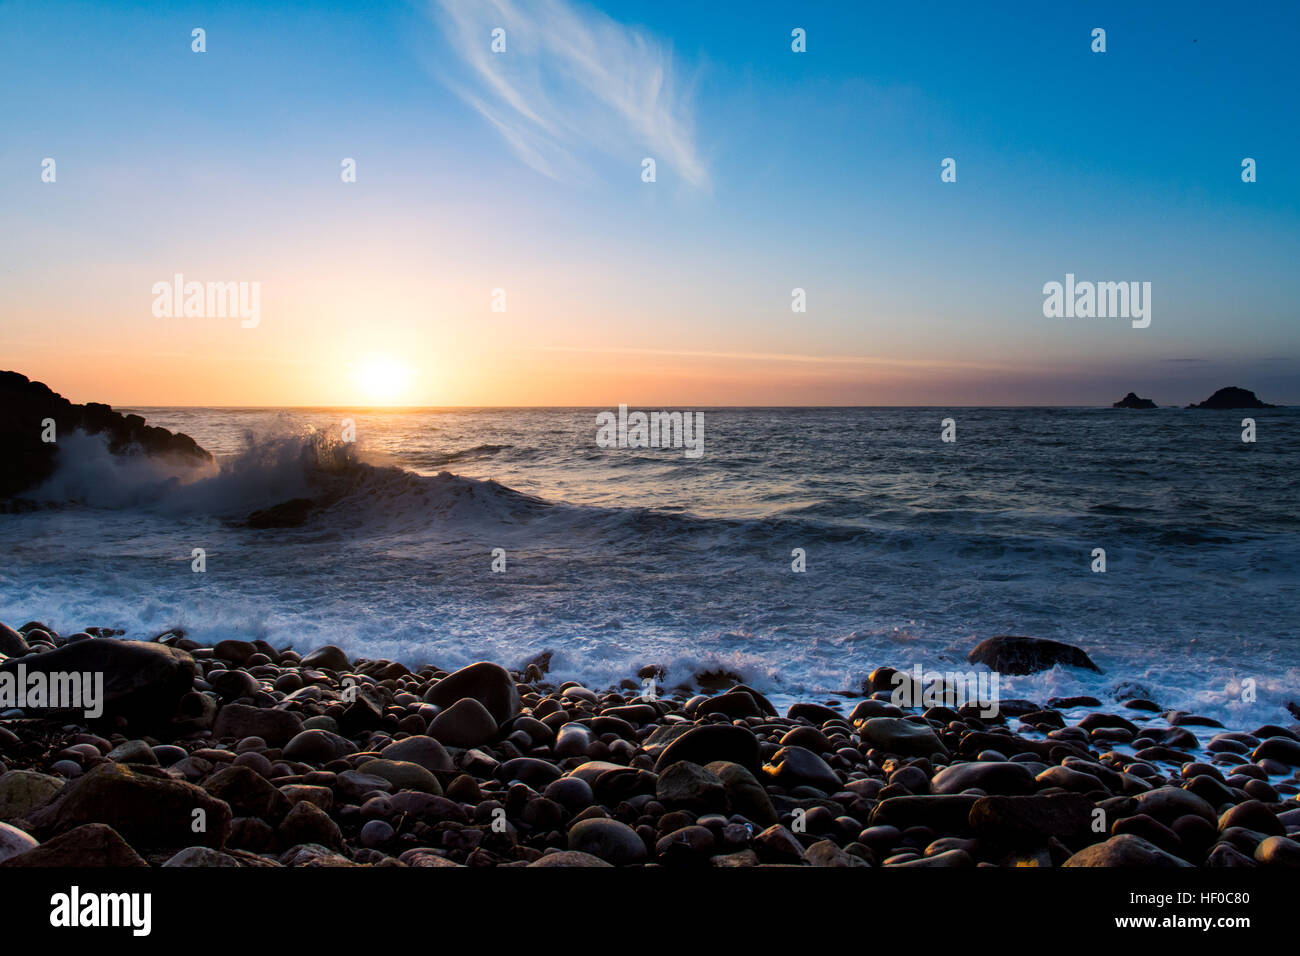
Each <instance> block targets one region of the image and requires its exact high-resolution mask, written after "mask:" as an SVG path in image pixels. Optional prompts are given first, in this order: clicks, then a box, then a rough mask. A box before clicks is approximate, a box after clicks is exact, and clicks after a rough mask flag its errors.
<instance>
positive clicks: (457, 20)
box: [430, 0, 709, 189]
mask: <svg viewBox="0 0 1300 956" xmlns="http://www.w3.org/2000/svg"><path fill="white" fill-rule="evenodd" d="M430 2H431V6H432V9H433V12H434V15H435V18H436V19H437V20H438V21H439V22H440V23H441V24H442V26H443V28H444V30H445V33H446V39H447V43H448V47H449V49H450V50H451V51H452V52H453V53H454V54H455V55H456V56H457V57H458V58H459V63H458V65H459V67H460V69H458V70H454V71H450V70H449V71H448V72H447V75H446V81H447V83H448V84H449V85H450V86H451V87H452V88H453V89H454V90H455V91H456V93H457V94H458V95H459V96H461V97H462V98H463V99H464V100H465V102H466V103H467V104H469V105H470V106H471V107H473V108H474V109H475V110H476V111H477V112H478V113H480V114H481V115H482V116H483V117H484V118H485V119H486V120H487V121H488V122H489V123H491V124H492V126H493V127H495V128H496V130H497V131H498V132H499V133H500V134H501V136H502V137H503V138H504V139H505V141H506V142H507V143H508V144H509V145H510V147H511V148H512V149H513V150H514V151H515V152H516V153H517V154H518V156H519V158H520V159H522V160H523V161H524V162H525V163H527V164H528V165H529V166H531V167H532V168H533V169H535V170H537V171H538V172H539V173H541V174H542V175H544V176H548V177H550V178H552V179H557V180H559V179H569V178H574V177H581V176H590V175H591V170H590V164H589V162H588V157H590V156H591V155H593V154H604V155H605V156H607V157H613V158H614V159H616V160H618V161H620V162H623V163H626V164H627V167H628V169H629V175H632V174H635V175H638V176H639V175H640V164H641V160H642V158H643V157H645V156H651V157H653V158H654V159H655V163H656V165H657V166H658V167H659V169H660V170H662V171H665V172H667V171H671V172H673V173H675V174H676V175H677V176H680V177H681V178H682V179H683V180H685V181H686V182H687V183H689V184H691V185H692V186H695V187H698V188H701V189H707V188H708V185H709V174H708V169H707V166H706V164H705V162H704V159H703V158H702V156H701V155H700V150H699V146H698V144H697V142H696V139H695V131H694V124H693V121H692V115H691V108H690V102H689V97H688V96H687V95H686V94H685V93H684V92H682V90H681V89H679V83H678V80H677V77H676V76H675V74H674V70H673V57H672V50H671V49H670V48H669V47H668V46H666V45H665V44H664V43H663V42H661V41H659V40H657V39H655V38H654V37H652V36H650V35H648V34H646V33H644V32H642V31H640V30H637V29H635V28H632V27H628V26H625V25H623V24H620V23H617V22H615V21H614V20H612V19H610V18H609V17H608V16H606V15H605V14H603V13H600V12H599V11H595V10H589V9H585V8H583V7H580V6H578V5H577V4H574V3H570V2H568V0H520V2H515V0H430ZM497 27H500V28H502V29H504V30H505V31H506V51H505V52H504V53H493V52H492V49H491V40H492V30H494V29H495V28H497Z"/></svg>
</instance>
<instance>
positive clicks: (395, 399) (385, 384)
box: [355, 355, 411, 405]
mask: <svg viewBox="0 0 1300 956" xmlns="http://www.w3.org/2000/svg"><path fill="white" fill-rule="evenodd" d="M355 384H356V388H357V395H358V397H359V398H360V400H361V401H363V402H366V403H368V404H371V405H400V404H401V403H402V402H403V401H405V400H406V399H407V398H409V388H410V384H411V370H410V368H409V367H408V366H406V365H403V364H402V363H401V362H399V361H397V360H396V359H394V358H393V357H392V356H388V355H372V356H369V357H367V358H365V359H364V360H362V361H361V362H360V363H358V364H357V366H356V370H355Z"/></svg>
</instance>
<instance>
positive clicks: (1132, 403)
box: [1111, 392, 1160, 408]
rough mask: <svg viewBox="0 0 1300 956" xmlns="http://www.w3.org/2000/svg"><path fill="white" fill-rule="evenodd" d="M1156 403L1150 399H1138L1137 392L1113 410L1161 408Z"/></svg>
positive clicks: (1122, 399)
mask: <svg viewBox="0 0 1300 956" xmlns="http://www.w3.org/2000/svg"><path fill="white" fill-rule="evenodd" d="M1159 407H1160V406H1158V405H1157V404H1156V403H1155V402H1153V401H1151V399H1149V398H1138V397H1137V392H1129V393H1128V394H1127V395H1125V396H1124V397H1123V398H1121V399H1120V400H1119V401H1118V402H1116V403H1115V404H1114V405H1112V406H1111V408H1159Z"/></svg>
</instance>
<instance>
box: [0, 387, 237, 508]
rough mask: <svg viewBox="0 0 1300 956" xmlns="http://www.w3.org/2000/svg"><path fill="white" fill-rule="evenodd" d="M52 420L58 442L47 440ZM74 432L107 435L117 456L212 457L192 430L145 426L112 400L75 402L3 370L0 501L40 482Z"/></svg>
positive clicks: (191, 460)
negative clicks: (133, 453) (119, 409)
mask: <svg viewBox="0 0 1300 956" xmlns="http://www.w3.org/2000/svg"><path fill="white" fill-rule="evenodd" d="M47 419H50V420H53V422H54V438H55V441H53V442H49V441H45V440H44V436H45V433H46V431H47V427H46V421H47ZM74 431H82V432H85V433H86V434H88V435H101V434H102V435H104V436H105V438H106V440H107V442H108V449H109V451H111V452H112V453H113V454H115V455H124V454H127V453H128V452H131V451H133V450H139V451H140V452H143V453H144V454H146V455H153V456H159V457H164V458H169V459H173V460H176V461H179V462H183V463H187V464H189V463H193V464H204V463H207V462H210V461H211V460H212V456H211V455H210V454H209V453H208V452H206V451H204V450H203V449H202V448H200V447H199V445H198V444H197V443H196V442H195V441H194V439H193V438H190V437H189V436H188V435H183V434H180V433H176V434H173V433H172V432H169V431H168V430H167V429H165V428H155V427H153V426H150V425H146V424H145V421H144V419H143V418H141V417H140V416H139V415H122V414H119V413H118V412H115V411H113V409H112V408H110V407H109V406H108V405H101V404H99V403H97V402H88V403H87V404H85V405H74V404H73V403H72V402H70V401H68V400H67V399H66V398H64V397H63V396H62V395H59V394H58V393H57V392H54V391H52V390H51V389H50V388H49V387H48V386H46V385H44V384H43V383H41V382H32V381H29V380H28V379H27V377H26V376H25V375H20V374H18V373H17V372H0V500H4V499H6V498H12V497H14V496H16V495H19V494H21V493H22V492H24V491H28V490H30V489H32V488H35V487H37V486H38V485H40V484H41V483H42V482H44V481H45V480H46V479H48V478H49V477H50V476H51V475H52V474H54V469H55V465H56V463H57V460H58V453H59V451H58V450H59V444H58V438H59V437H61V436H64V435H69V434H71V433H72V432H74Z"/></svg>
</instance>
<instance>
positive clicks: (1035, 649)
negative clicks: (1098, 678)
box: [967, 634, 1101, 674]
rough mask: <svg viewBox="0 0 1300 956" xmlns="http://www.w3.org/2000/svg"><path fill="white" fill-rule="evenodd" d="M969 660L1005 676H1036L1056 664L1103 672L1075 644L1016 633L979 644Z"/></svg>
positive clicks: (1000, 635)
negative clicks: (1022, 635) (1038, 672)
mask: <svg viewBox="0 0 1300 956" xmlns="http://www.w3.org/2000/svg"><path fill="white" fill-rule="evenodd" d="M967 659H968V660H969V661H970V662H971V663H972V664H987V665H988V667H989V669H990V670H995V671H1000V672H1001V673H1003V674H1033V673H1036V672H1037V671H1045V670H1050V669H1051V668H1053V667H1055V666H1056V665H1057V664H1064V665H1065V666H1066V667H1082V668H1084V669H1085V670H1090V671H1097V672H1098V673H1100V672H1101V668H1100V667H1098V666H1097V665H1096V664H1094V663H1093V662H1092V658H1090V657H1089V656H1088V655H1087V654H1086V653H1085V652H1084V651H1082V650H1080V649H1079V648H1077V647H1075V646H1074V645H1072V644H1062V643H1061V642H1060V641H1049V640H1045V639H1043V638H1041V637H1020V636H1017V635H1014V634H999V635H998V636H997V637H990V638H988V639H987V640H983V641H980V642H979V644H977V645H975V649H974V650H973V651H971V652H970V656H969V657H968V658H967Z"/></svg>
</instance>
